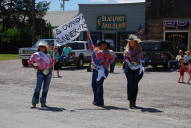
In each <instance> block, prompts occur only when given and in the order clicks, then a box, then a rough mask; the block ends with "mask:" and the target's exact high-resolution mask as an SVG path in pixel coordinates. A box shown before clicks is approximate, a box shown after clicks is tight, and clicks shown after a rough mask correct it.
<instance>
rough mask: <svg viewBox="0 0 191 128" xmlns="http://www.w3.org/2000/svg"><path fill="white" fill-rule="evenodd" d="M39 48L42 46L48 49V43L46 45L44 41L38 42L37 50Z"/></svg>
mask: <svg viewBox="0 0 191 128" xmlns="http://www.w3.org/2000/svg"><path fill="white" fill-rule="evenodd" d="M40 46H43V47H46V48H48V43H47V42H46V41H44V40H42V41H39V43H38V48H39V47H40Z"/></svg>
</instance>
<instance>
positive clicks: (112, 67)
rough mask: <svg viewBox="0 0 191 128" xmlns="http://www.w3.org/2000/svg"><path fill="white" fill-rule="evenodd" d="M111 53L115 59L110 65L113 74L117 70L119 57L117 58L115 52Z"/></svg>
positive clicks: (111, 51)
mask: <svg viewBox="0 0 191 128" xmlns="http://www.w3.org/2000/svg"><path fill="white" fill-rule="evenodd" d="M110 53H111V54H112V55H113V57H114V61H113V63H112V64H111V65H110V73H113V72H114V70H115V65H116V58H117V56H116V53H115V52H114V51H113V50H110Z"/></svg>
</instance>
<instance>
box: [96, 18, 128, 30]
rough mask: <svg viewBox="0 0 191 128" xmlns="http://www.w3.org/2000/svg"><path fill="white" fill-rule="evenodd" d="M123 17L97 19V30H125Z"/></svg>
mask: <svg viewBox="0 0 191 128" xmlns="http://www.w3.org/2000/svg"><path fill="white" fill-rule="evenodd" d="M126 26H127V23H126V16H125V15H102V16H98V17H97V30H125V29H126Z"/></svg>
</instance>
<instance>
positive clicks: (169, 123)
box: [0, 60, 191, 128]
mask: <svg viewBox="0 0 191 128" xmlns="http://www.w3.org/2000/svg"><path fill="white" fill-rule="evenodd" d="M0 69H1V70H0V128H191V86H188V85H181V84H177V83H176V82H177V72H161V71H159V72H146V73H145V75H144V78H143V80H142V81H141V83H140V90H139V96H138V105H139V106H140V109H137V110H130V109H129V108H128V102H127V100H126V80H125V76H124V74H123V72H122V70H121V69H120V68H118V69H117V70H116V73H115V74H110V76H109V78H108V79H107V80H106V82H105V105H106V107H104V108H100V107H96V106H93V105H92V104H91V102H92V92H91V87H90V82H91V81H90V80H91V73H87V72H86V70H75V69H73V70H62V71H61V74H62V75H63V78H62V79H58V78H54V79H53V80H52V85H51V88H50V92H49V96H48V105H49V106H51V108H49V109H41V108H40V107H39V108H38V109H30V106H31V96H32V93H33V88H34V84H35V71H34V70H33V69H30V68H23V67H22V66H21V64H20V62H19V61H17V60H13V61H0Z"/></svg>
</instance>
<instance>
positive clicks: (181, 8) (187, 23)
mask: <svg viewBox="0 0 191 128" xmlns="http://www.w3.org/2000/svg"><path fill="white" fill-rule="evenodd" d="M190 7H191V0H146V10H145V12H146V23H145V24H146V38H147V39H150V40H168V41H171V42H173V43H174V48H175V49H177V50H178V49H183V50H187V49H191V8H190Z"/></svg>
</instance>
